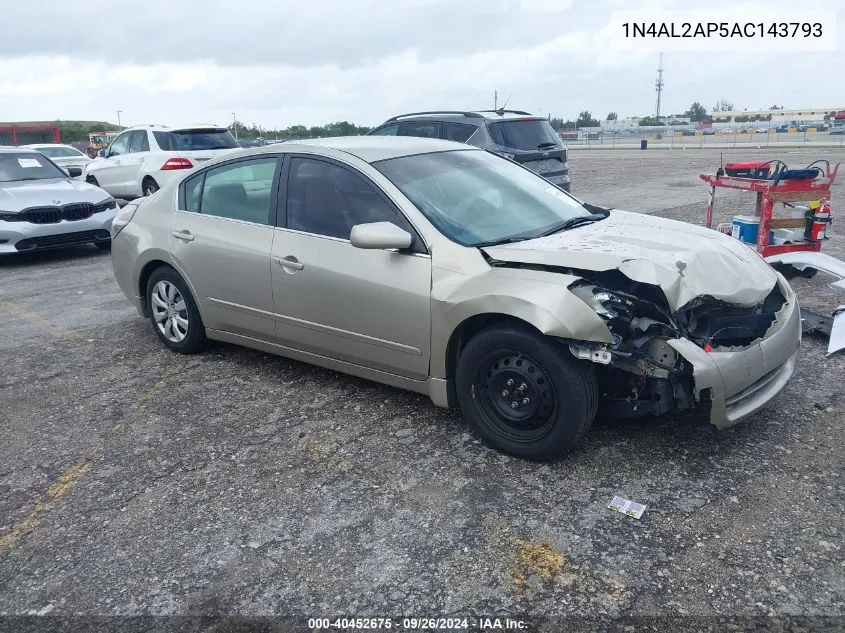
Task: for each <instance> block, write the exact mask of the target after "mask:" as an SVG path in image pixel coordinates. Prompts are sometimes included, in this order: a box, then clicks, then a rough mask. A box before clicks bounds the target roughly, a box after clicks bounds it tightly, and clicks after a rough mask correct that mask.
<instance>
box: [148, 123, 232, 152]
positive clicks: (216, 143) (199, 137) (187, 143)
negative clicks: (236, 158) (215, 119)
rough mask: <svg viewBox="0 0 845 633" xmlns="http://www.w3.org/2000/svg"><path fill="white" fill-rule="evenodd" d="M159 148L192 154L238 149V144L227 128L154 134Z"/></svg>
mask: <svg viewBox="0 0 845 633" xmlns="http://www.w3.org/2000/svg"><path fill="white" fill-rule="evenodd" d="M153 135H154V136H155V139H156V142H157V143H158V146H159V147H160V148H161V149H162V150H163V151H166V152H190V151H197V150H210V149H232V148H238V147H240V145H238V142H237V141H236V140H235V137H234V136H232V134H231V132H229V130H227V129H226V128H222V129H219V130H210V129H207V128H203V129H198V130H177V131H174V132H153Z"/></svg>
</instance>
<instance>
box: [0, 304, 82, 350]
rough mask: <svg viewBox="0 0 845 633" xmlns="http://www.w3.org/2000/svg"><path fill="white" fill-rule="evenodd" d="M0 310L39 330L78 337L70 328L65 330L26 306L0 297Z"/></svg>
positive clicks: (65, 336) (73, 337) (61, 335)
mask: <svg viewBox="0 0 845 633" xmlns="http://www.w3.org/2000/svg"><path fill="white" fill-rule="evenodd" d="M0 312H5V313H6V314H10V315H12V316H13V317H16V318H18V319H20V320H21V321H24V322H25V323H29V324H30V325H33V326H35V327H37V328H39V329H41V330H44V331H45V332H47V333H48V334H51V335H52V336H55V337H57V338H66V339H73V340H76V339H79V338H80V335H79V334H77V333H76V332H71V331H70V330H66V329H65V328H63V327H60V326H58V325H54V324H52V323H50V322H49V321H47V320H46V319H44V318H43V317H42V316H40V315H39V314H36V313H35V312H30V311H29V310H27V309H26V308H22V307H21V306H19V305H18V304H17V303H14V302H12V301H8V300H4V299H0Z"/></svg>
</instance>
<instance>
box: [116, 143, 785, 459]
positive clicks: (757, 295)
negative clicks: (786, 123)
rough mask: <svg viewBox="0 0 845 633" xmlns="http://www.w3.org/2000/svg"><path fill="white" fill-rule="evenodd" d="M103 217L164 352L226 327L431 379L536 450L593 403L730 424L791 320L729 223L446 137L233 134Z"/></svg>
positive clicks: (389, 372) (750, 405)
mask: <svg viewBox="0 0 845 633" xmlns="http://www.w3.org/2000/svg"><path fill="white" fill-rule="evenodd" d="M113 232H114V238H113V240H114V247H113V251H112V263H113V266H114V272H115V277H116V279H117V281H118V283H119V285H120V287H121V289H122V290H123V292H124V293H125V294H126V296H127V297H128V298H129V299H131V301H132V302H133V303H134V304H135V306H136V307H137V308H138V311H139V312H140V313H141V314H142V315H144V316H145V317H147V318H149V320H150V322H151V325H152V327H153V330H154V331H155V333H156V334H157V336H158V337H159V339H160V340H161V341H162V342H163V344H164V345H166V346H167V347H169V348H171V349H173V350H174V351H177V352H181V353H193V352H197V351H199V350H201V349H202V348H203V347H204V346H205V344H206V342H207V340H208V339H216V340H219V341H226V342H230V343H236V344H240V345H245V346H248V347H253V348H256V349H260V350H264V351H267V352H270V353H275V354H281V355H284V356H288V357H291V358H295V359H298V360H302V361H305V362H309V363H313V364H316V365H321V366H323V367H329V368H331V369H334V370H337V371H342V372H346V373H350V374H354V375H357V376H363V377H365V378H369V379H372V380H377V381H380V382H383V383H387V384H390V385H394V386H396V387H401V388H404V389H410V390H413V391H418V392H421V393H425V394H428V395H429V396H430V397H431V399H432V400H433V401H434V403H435V404H438V405H441V406H457V407H459V408H460V409H461V411H462V412H463V414H464V416H465V417H466V418H467V420H468V421H469V422H470V423H471V424H472V426H473V427H474V428H475V429H476V431H477V432H478V434H479V435H480V436H481V437H482V438H484V439H485V440H486V441H487V442H488V443H490V444H491V445H493V446H495V447H496V448H498V449H500V450H502V451H505V452H507V453H511V454H514V455H519V456H521V457H526V458H530V459H538V460H539V459H553V458H556V457H558V456H560V455H561V454H562V453H563V452H565V451H566V450H568V449H569V448H571V447H572V446H574V445H575V444H576V443H577V442H578V441H579V440H580V439H581V437H583V435H584V433H586V431H587V429H588V428H589V426H590V424H591V423H592V421H593V419H594V417H595V416H596V413H597V410H599V409H604V410H605V412H606V414H607V415H612V416H616V417H637V416H642V415H664V414H672V413H678V412H682V411H690V410H693V409H701V410H703V411H704V412H705V413H706V415H708V416H709V418H710V421H711V422H712V423H713V424H715V425H716V426H718V427H725V426H729V425H731V424H734V423H736V422H738V421H739V420H740V419H742V418H744V417H746V416H748V415H749V414H751V413H753V412H755V411H757V410H758V409H760V408H761V407H763V406H764V405H766V404H767V403H768V402H769V401H770V400H771V399H772V398H774V397H775V396H776V395H777V394H778V392H780V390H781V389H782V388H783V387H784V385H785V384H786V382H787V380H789V378H790V376H791V374H792V371H793V368H794V366H795V361H796V358H797V354H798V346H799V342H800V336H801V326H800V318H799V312H798V303H797V300H796V298H795V294H794V293H793V292H792V290H791V288H790V287H789V284H788V283H787V282H786V281H785V279H784V278H783V277H782V276H781V275H780V274H778V273H777V272H775V271H774V270H773V269H772V268H771V267H770V266H769V265H768V264H766V262H765V261H763V259H761V258H760V257H759V256H758V255H757V254H756V252H754V251H753V250H752V249H750V248H748V247H747V246H746V245H744V244H743V243H741V242H739V241H738V240H735V239H733V238H731V237H730V236H727V235H723V234H722V233H720V232H718V231H713V230H709V229H705V228H703V227H698V226H694V225H691V224H686V223H681V222H675V221H671V220H665V219H661V218H656V217H652V216H648V215H642V214H636V213H627V212H624V211H619V210H615V209H614V210H611V209H605V208H602V207H598V206H595V205H591V204H589V203H586V202H583V201H581V200H578V199H576V198H574V197H573V196H571V195H569V194H568V193H565V192H563V191H561V190H560V189H559V188H558V187H555V186H553V185H552V184H551V183H550V182H549V181H547V180H545V179H544V178H542V177H541V176H539V175H538V174H536V173H534V172H533V171H531V170H529V169H527V168H525V167H524V166H521V165H519V164H517V163H515V162H513V161H509V160H507V159H504V158H501V157H499V156H496V155H494V154H491V153H490V152H487V151H484V150H481V149H477V148H474V147H470V146H467V145H463V144H458V143H450V142H447V141H439V140H433V139H423V138H413V137H394V138H389V137H378V136H362V137H350V138H334V139H316V140H311V141H308V142H302V143H284V144H280V145H272V146H269V147H263V148H255V149H247V150H242V151H240V152H235V153H232V154H229V155H226V156H225V157H220V158H218V159H215V160H213V161H209V163H207V164H205V165H203V167H202V168H200V169H198V170H195V171H193V172H190V173H188V174H186V175H185V176H184V177H182V178H181V179H180V180H179V181H176V182H174V183H173V184H172V185H170V186H168V187H165V188H163V189H161V191H159V192H158V193H156V194H155V195H153V196H151V197H149V198H143V199H141V200H140V201H138V202H135V203H130V204H129V205H127V206H126V207H124V209H123V210H121V212H120V213H119V214H118V215H117V217H116V218H115V222H114V228H113Z"/></svg>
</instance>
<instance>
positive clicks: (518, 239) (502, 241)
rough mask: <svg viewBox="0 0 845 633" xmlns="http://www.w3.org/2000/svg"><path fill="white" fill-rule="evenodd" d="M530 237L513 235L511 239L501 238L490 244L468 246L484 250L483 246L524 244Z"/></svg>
mask: <svg viewBox="0 0 845 633" xmlns="http://www.w3.org/2000/svg"><path fill="white" fill-rule="evenodd" d="M530 239H532V237H531V236H530V235H514V236H512V237H503V238H502V239H500V240H491V241H490V242H477V243H475V244H470V246H473V247H475V248H484V247H485V246H501V245H502V244H513V243H514V242H524V241H525V240H530Z"/></svg>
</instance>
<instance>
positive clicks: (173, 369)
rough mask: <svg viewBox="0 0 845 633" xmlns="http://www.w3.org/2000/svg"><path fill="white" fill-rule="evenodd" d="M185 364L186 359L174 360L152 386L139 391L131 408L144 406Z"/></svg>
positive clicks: (186, 362)
mask: <svg viewBox="0 0 845 633" xmlns="http://www.w3.org/2000/svg"><path fill="white" fill-rule="evenodd" d="M187 364H188V361H181V362H176V363H174V364H173V365H171V366H170V368H169V369H168V370H167V371H165V372H164V373H163V374H162V375H161V378H159V379H158V380H157V381H156V383H155V384H154V385H153V386H152V387H150V388H149V389H145V390H144V391H142V392H141V393H140V395H139V396H138V399H137V400H136V401H135V404H133V405H132V408H133V409H142V408H144V406H146V404H147V403H148V402H149V401H150V398H152V397H153V396H154V395H156V394H157V393H158V392H159V391H161V390H162V389H164V388H165V387H166V386H167V382H168V381H169V380H170V379H171V378H173V376H175V375H176V374H178V373H179V372H180V371H182V370H183V369H185V367H186V366H187Z"/></svg>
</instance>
